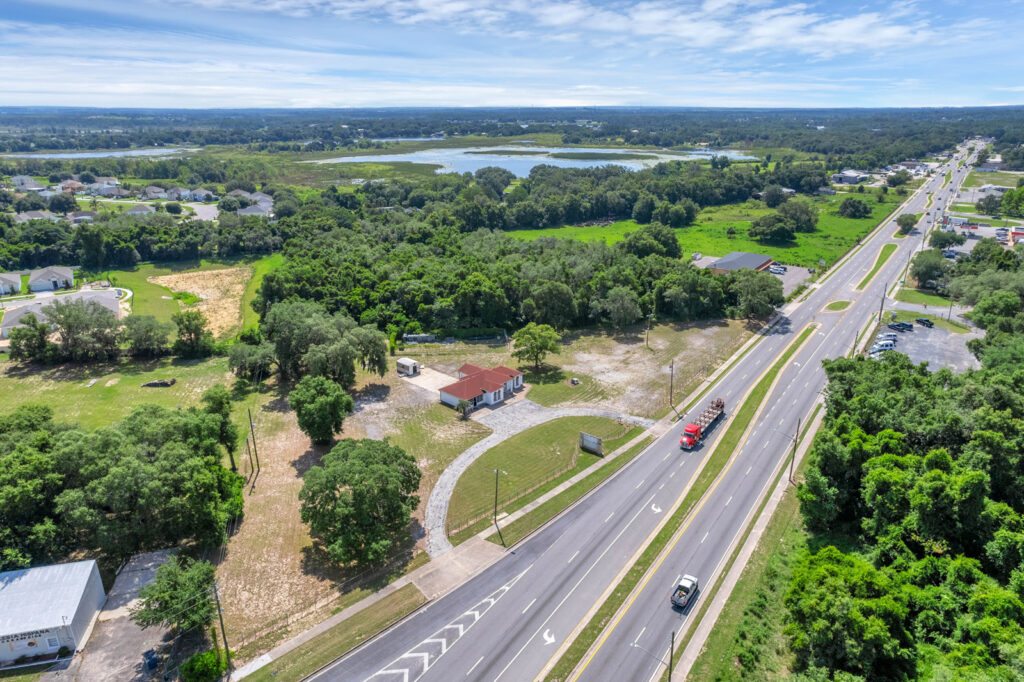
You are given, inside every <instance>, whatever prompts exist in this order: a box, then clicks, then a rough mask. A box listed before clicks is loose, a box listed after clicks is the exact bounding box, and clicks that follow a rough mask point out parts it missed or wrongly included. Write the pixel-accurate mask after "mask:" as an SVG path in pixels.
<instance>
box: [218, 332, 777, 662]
mask: <svg viewBox="0 0 1024 682" xmlns="http://www.w3.org/2000/svg"><path fill="white" fill-rule="evenodd" d="M782 319H783V317H782V316H781V315H776V316H775V317H774V318H772V320H770V321H769V322H768V324H766V325H765V327H764V328H762V329H761V330H760V331H759V332H758V333H756V334H754V336H752V337H751V338H750V339H749V340H748V341H747V342H746V343H744V344H743V346H741V347H740V348H739V349H738V350H737V351H736V352H735V353H734V354H733V355H732V356H731V357H730V358H728V359H727V360H726V361H725V362H723V363H722V364H721V365H719V367H718V368H717V369H716V370H715V371H714V372H712V374H711V375H710V376H708V377H707V378H706V379H705V380H704V381H703V382H702V383H701V384H700V385H699V386H698V387H697V388H696V389H695V390H694V391H693V393H691V394H690V395H688V396H686V398H684V399H683V400H682V401H681V402H680V403H679V404H678V406H677V410H682V409H684V408H685V407H686V406H687V405H689V404H690V403H691V402H693V401H695V400H696V399H697V398H698V397H700V395H701V394H702V393H703V392H704V390H706V388H707V387H708V386H710V385H711V384H713V383H714V382H715V381H717V380H718V378H719V377H720V376H721V375H722V374H723V373H724V372H725V371H727V370H728V369H729V368H731V366H732V365H733V363H734V362H735V361H736V360H737V359H739V357H740V356H741V355H743V354H744V353H746V351H747V350H749V349H750V347H751V346H753V345H754V344H755V343H757V342H758V341H759V340H760V339H762V338H764V336H766V335H767V334H769V333H771V330H772V329H774V327H775V325H776V324H777V323H778V322H779V321H780V320H782ZM572 409H581V408H572ZM582 409H586V408H582ZM677 410H672V411H670V412H669V414H667V415H666V416H665V417H662V418H661V419H659V420H658V421H657V422H653V423H651V422H650V420H646V421H647V422H648V423H650V424H651V425H650V427H649V428H648V429H647V430H645V431H644V432H643V433H641V434H639V435H638V436H637V437H635V438H633V439H632V440H631V441H630V442H628V443H626V444H624V445H622V446H621V447H619V448H618V449H617V450H615V451H614V452H612V453H610V454H609V455H608V456H606V457H605V458H603V459H602V460H601V461H600V462H598V463H597V464H595V465H594V466H591V467H589V468H587V469H585V470H584V471H581V472H580V473H578V474H576V475H575V476H573V477H572V478H570V479H568V480H566V481H564V482H562V483H561V484H560V485H558V486H557V487H555V488H554V489H552V490H549V491H548V492H546V493H545V494H543V495H541V496H540V497H538V498H537V499H536V500H534V501H532V502H530V503H529V504H527V505H525V506H523V507H522V508H520V509H517V510H516V511H515V512H513V513H511V514H509V515H508V516H505V517H503V519H502V523H503V524H508V523H511V522H512V521H515V520H516V519H518V518H520V517H521V516H523V515H524V514H528V513H529V512H530V511H532V510H533V509H536V508H537V507H538V506H540V505H542V504H544V503H545V502H547V501H548V500H549V499H551V498H552V497H554V496H555V495H558V494H559V493H561V492H562V491H564V490H565V489H566V488H569V487H570V486H572V485H574V484H575V483H577V482H578V481H580V480H581V479H583V478H585V477H587V476H589V475H590V474H592V473H594V472H595V471H598V470H600V468H601V467H604V466H607V465H608V463H609V462H612V461H614V460H615V458H616V457H618V456H620V455H621V454H622V453H624V452H626V451H627V450H629V449H630V448H632V447H634V446H635V445H637V444H638V443H640V442H642V441H643V439H645V438H649V437H652V436H653V437H654V438H655V439H656V438H658V437H659V436H661V435H663V434H664V433H666V432H667V431H668V430H669V429H670V428H672V424H673V418H674V417H675V414H676V413H677ZM634 419H635V418H634ZM492 533H494V528H493V527H490V526H489V527H487V528H486V529H484V530H483V531H481V532H480V533H479V534H477V535H475V536H473V537H472V538H470V539H469V540H467V541H465V542H463V543H462V544H460V545H458V546H456V547H454V548H452V549H451V550H450V551H447V552H445V553H443V554H441V555H439V556H437V557H434V558H432V559H431V560H430V563H428V564H426V565H425V566H421V567H419V568H417V569H416V570H414V571H412V572H411V573H409V574H408V575H406V576H402V577H401V578H399V579H397V580H395V581H394V582H393V583H391V584H390V585H388V586H387V587H385V588H384V589H382V590H379V591H378V592H375V593H374V594H372V595H370V596H369V597H366V598H365V599H363V600H361V601H360V602H358V603H357V604H354V605H352V606H350V607H348V608H347V609H344V610H343V611H340V612H338V613H336V614H334V615H333V616H331V617H330V618H328V619H326V620H324V621H323V622H321V623H319V624H317V625H315V626H313V627H312V628H310V629H309V630H306V631H305V632H302V633H299V634H298V635H296V636H295V637H293V638H291V639H289V640H288V641H286V642H283V643H281V644H279V645H278V646H276V647H274V648H273V649H271V650H270V651H268V652H267V653H265V654H263V655H262V656H259V657H258V658H256V659H253V660H252V661H249V662H248V663H246V664H245V665H244V666H242V667H240V668H238V669H237V670H235V671H234V672H233V673H232V674H231V680H241V679H243V678H244V677H246V676H247V675H250V674H251V673H253V672H254V671H255V670H258V669H259V668H262V667H263V666H265V665H268V664H270V663H271V662H273V661H274V660H275V659H278V658H280V657H281V656H283V655H285V654H286V653H288V652H290V651H292V650H294V649H296V648H297V647H299V646H301V645H303V644H305V643H306V642H308V641H309V640H311V639H313V638H314V637H316V636H317V635H319V634H321V633H322V632H325V631H327V630H329V629H330V628H332V627H334V626H335V625H338V624H340V623H342V622H344V621H345V620H346V619H348V618H351V617H352V616H354V615H355V614H357V613H359V612H360V611H363V610H364V609H367V608H369V607H371V606H373V605H374V604H375V603H377V602H378V601H380V600H381V599H383V598H384V597H386V596H388V595H389V594H391V593H393V592H395V591H397V590H398V589H400V588H402V587H404V586H405V585H408V584H410V583H412V584H413V585H415V586H416V587H417V588H418V589H419V590H420V591H421V592H423V595H424V596H425V597H426V598H427V599H428V600H435V599H439V598H441V597H443V596H444V595H445V594H447V593H448V592H450V591H452V590H454V589H455V588H456V587H458V586H460V585H461V584H463V583H464V582H466V581H467V580H469V579H470V578H471V577H473V576H474V575H476V574H477V573H480V572H481V571H483V570H484V569H486V568H487V567H488V566H490V565H491V564H493V563H495V562H496V561H498V560H499V559H501V557H503V556H504V555H505V552H506V549H505V548H503V547H500V546H498V545H496V544H494V543H492V542H488V541H487V540H486V539H485V538H487V537H489V536H490V535H491V534H492Z"/></svg>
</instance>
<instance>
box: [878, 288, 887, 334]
mask: <svg viewBox="0 0 1024 682" xmlns="http://www.w3.org/2000/svg"><path fill="white" fill-rule="evenodd" d="M888 289H889V283H888V282H886V283H885V286H884V287H883V288H882V300H881V301H879V302H878V324H882V308H883V307H885V292H886V291H888Z"/></svg>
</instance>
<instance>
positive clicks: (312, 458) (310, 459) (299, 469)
mask: <svg viewBox="0 0 1024 682" xmlns="http://www.w3.org/2000/svg"><path fill="white" fill-rule="evenodd" d="M337 443H338V441H336V440H335V441H332V442H331V443H328V444H327V445H317V444H316V443H312V444H310V446H309V447H308V448H307V449H306V451H305V452H303V453H302V454H301V455H299V456H298V457H296V458H295V459H293V460H292V461H291V462H290V464H291V465H292V468H293V469H295V473H297V474H298V475H299V477H300V478H301V477H302V476H305V474H306V472H307V471H309V470H310V468H312V467H314V466H316V465H318V464H320V460H321V459H323V456H324V455H326V454H327V453H328V452H330V451H331V449H332V448H333V447H334V446H335V445H337Z"/></svg>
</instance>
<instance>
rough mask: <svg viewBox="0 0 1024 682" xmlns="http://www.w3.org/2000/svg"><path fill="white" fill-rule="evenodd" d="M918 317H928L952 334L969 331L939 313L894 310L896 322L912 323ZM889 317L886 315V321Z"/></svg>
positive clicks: (937, 325)
mask: <svg viewBox="0 0 1024 682" xmlns="http://www.w3.org/2000/svg"><path fill="white" fill-rule="evenodd" d="M919 317H923V318H926V319H929V320H931V321H932V322H934V323H935V326H936V327H942V328H943V329H946V330H948V331H951V332H953V333H954V334H966V333H967V332H969V331H970V329H969V328H968V327H966V326H964V325H962V324H960V323H959V322H957V321H955V320H946V318H945V317H943V316H941V315H931V314H929V313H919V312H915V311H913V310H897V311H896V321H897V322H910V323H913V322H914V320H916V319H917V318H919ZM891 318H892V316H891V315H890V316H889V317H887V318H886V322H887V323H888V322H889V321H890V320H891ZM915 326H918V325H915Z"/></svg>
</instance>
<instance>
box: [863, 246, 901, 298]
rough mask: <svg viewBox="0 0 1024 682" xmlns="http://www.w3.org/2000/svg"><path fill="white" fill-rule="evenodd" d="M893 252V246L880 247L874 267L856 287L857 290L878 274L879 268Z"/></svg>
mask: <svg viewBox="0 0 1024 682" xmlns="http://www.w3.org/2000/svg"><path fill="white" fill-rule="evenodd" d="M894 251H896V245H895V244H883V245H882V250H881V251H880V252H879V254H878V258H877V259H876V260H875V267H873V268H871V272H869V273H868V274H866V275H865V276H864V279H862V280H861V281H860V284H858V285H857V288H858V289H863V288H864V287H866V286H867V285H868V284H869V283H870V282H871V280H872V279H873V278H874V276H875V275H876V274H878V271H879V269H881V267H882V266H883V265H885V262H886V261H887V260H889V256H891V255H892V254H893V252H894Z"/></svg>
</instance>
